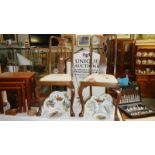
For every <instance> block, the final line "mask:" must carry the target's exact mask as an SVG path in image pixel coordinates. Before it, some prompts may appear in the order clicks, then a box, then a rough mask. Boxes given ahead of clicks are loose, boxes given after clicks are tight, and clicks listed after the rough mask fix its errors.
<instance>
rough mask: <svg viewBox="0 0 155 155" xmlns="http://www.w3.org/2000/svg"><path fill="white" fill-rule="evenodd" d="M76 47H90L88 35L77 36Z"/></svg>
mask: <svg viewBox="0 0 155 155" xmlns="http://www.w3.org/2000/svg"><path fill="white" fill-rule="evenodd" d="M77 46H90V35H77Z"/></svg>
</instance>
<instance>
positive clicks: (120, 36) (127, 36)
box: [117, 34, 131, 39]
mask: <svg viewBox="0 0 155 155" xmlns="http://www.w3.org/2000/svg"><path fill="white" fill-rule="evenodd" d="M117 39H131V34H117Z"/></svg>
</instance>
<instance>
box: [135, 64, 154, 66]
mask: <svg viewBox="0 0 155 155" xmlns="http://www.w3.org/2000/svg"><path fill="white" fill-rule="evenodd" d="M136 66H155V64H140V65H139V64H136Z"/></svg>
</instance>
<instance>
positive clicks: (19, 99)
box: [17, 88, 22, 112]
mask: <svg viewBox="0 0 155 155" xmlns="http://www.w3.org/2000/svg"><path fill="white" fill-rule="evenodd" d="M17 94H18V110H19V112H22V105H21V88H19V89H17Z"/></svg>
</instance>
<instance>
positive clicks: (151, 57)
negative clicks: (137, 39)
mask: <svg viewBox="0 0 155 155" xmlns="http://www.w3.org/2000/svg"><path fill="white" fill-rule="evenodd" d="M136 58H138V59H143V58H150V59H155V57H138V56H136Z"/></svg>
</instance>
